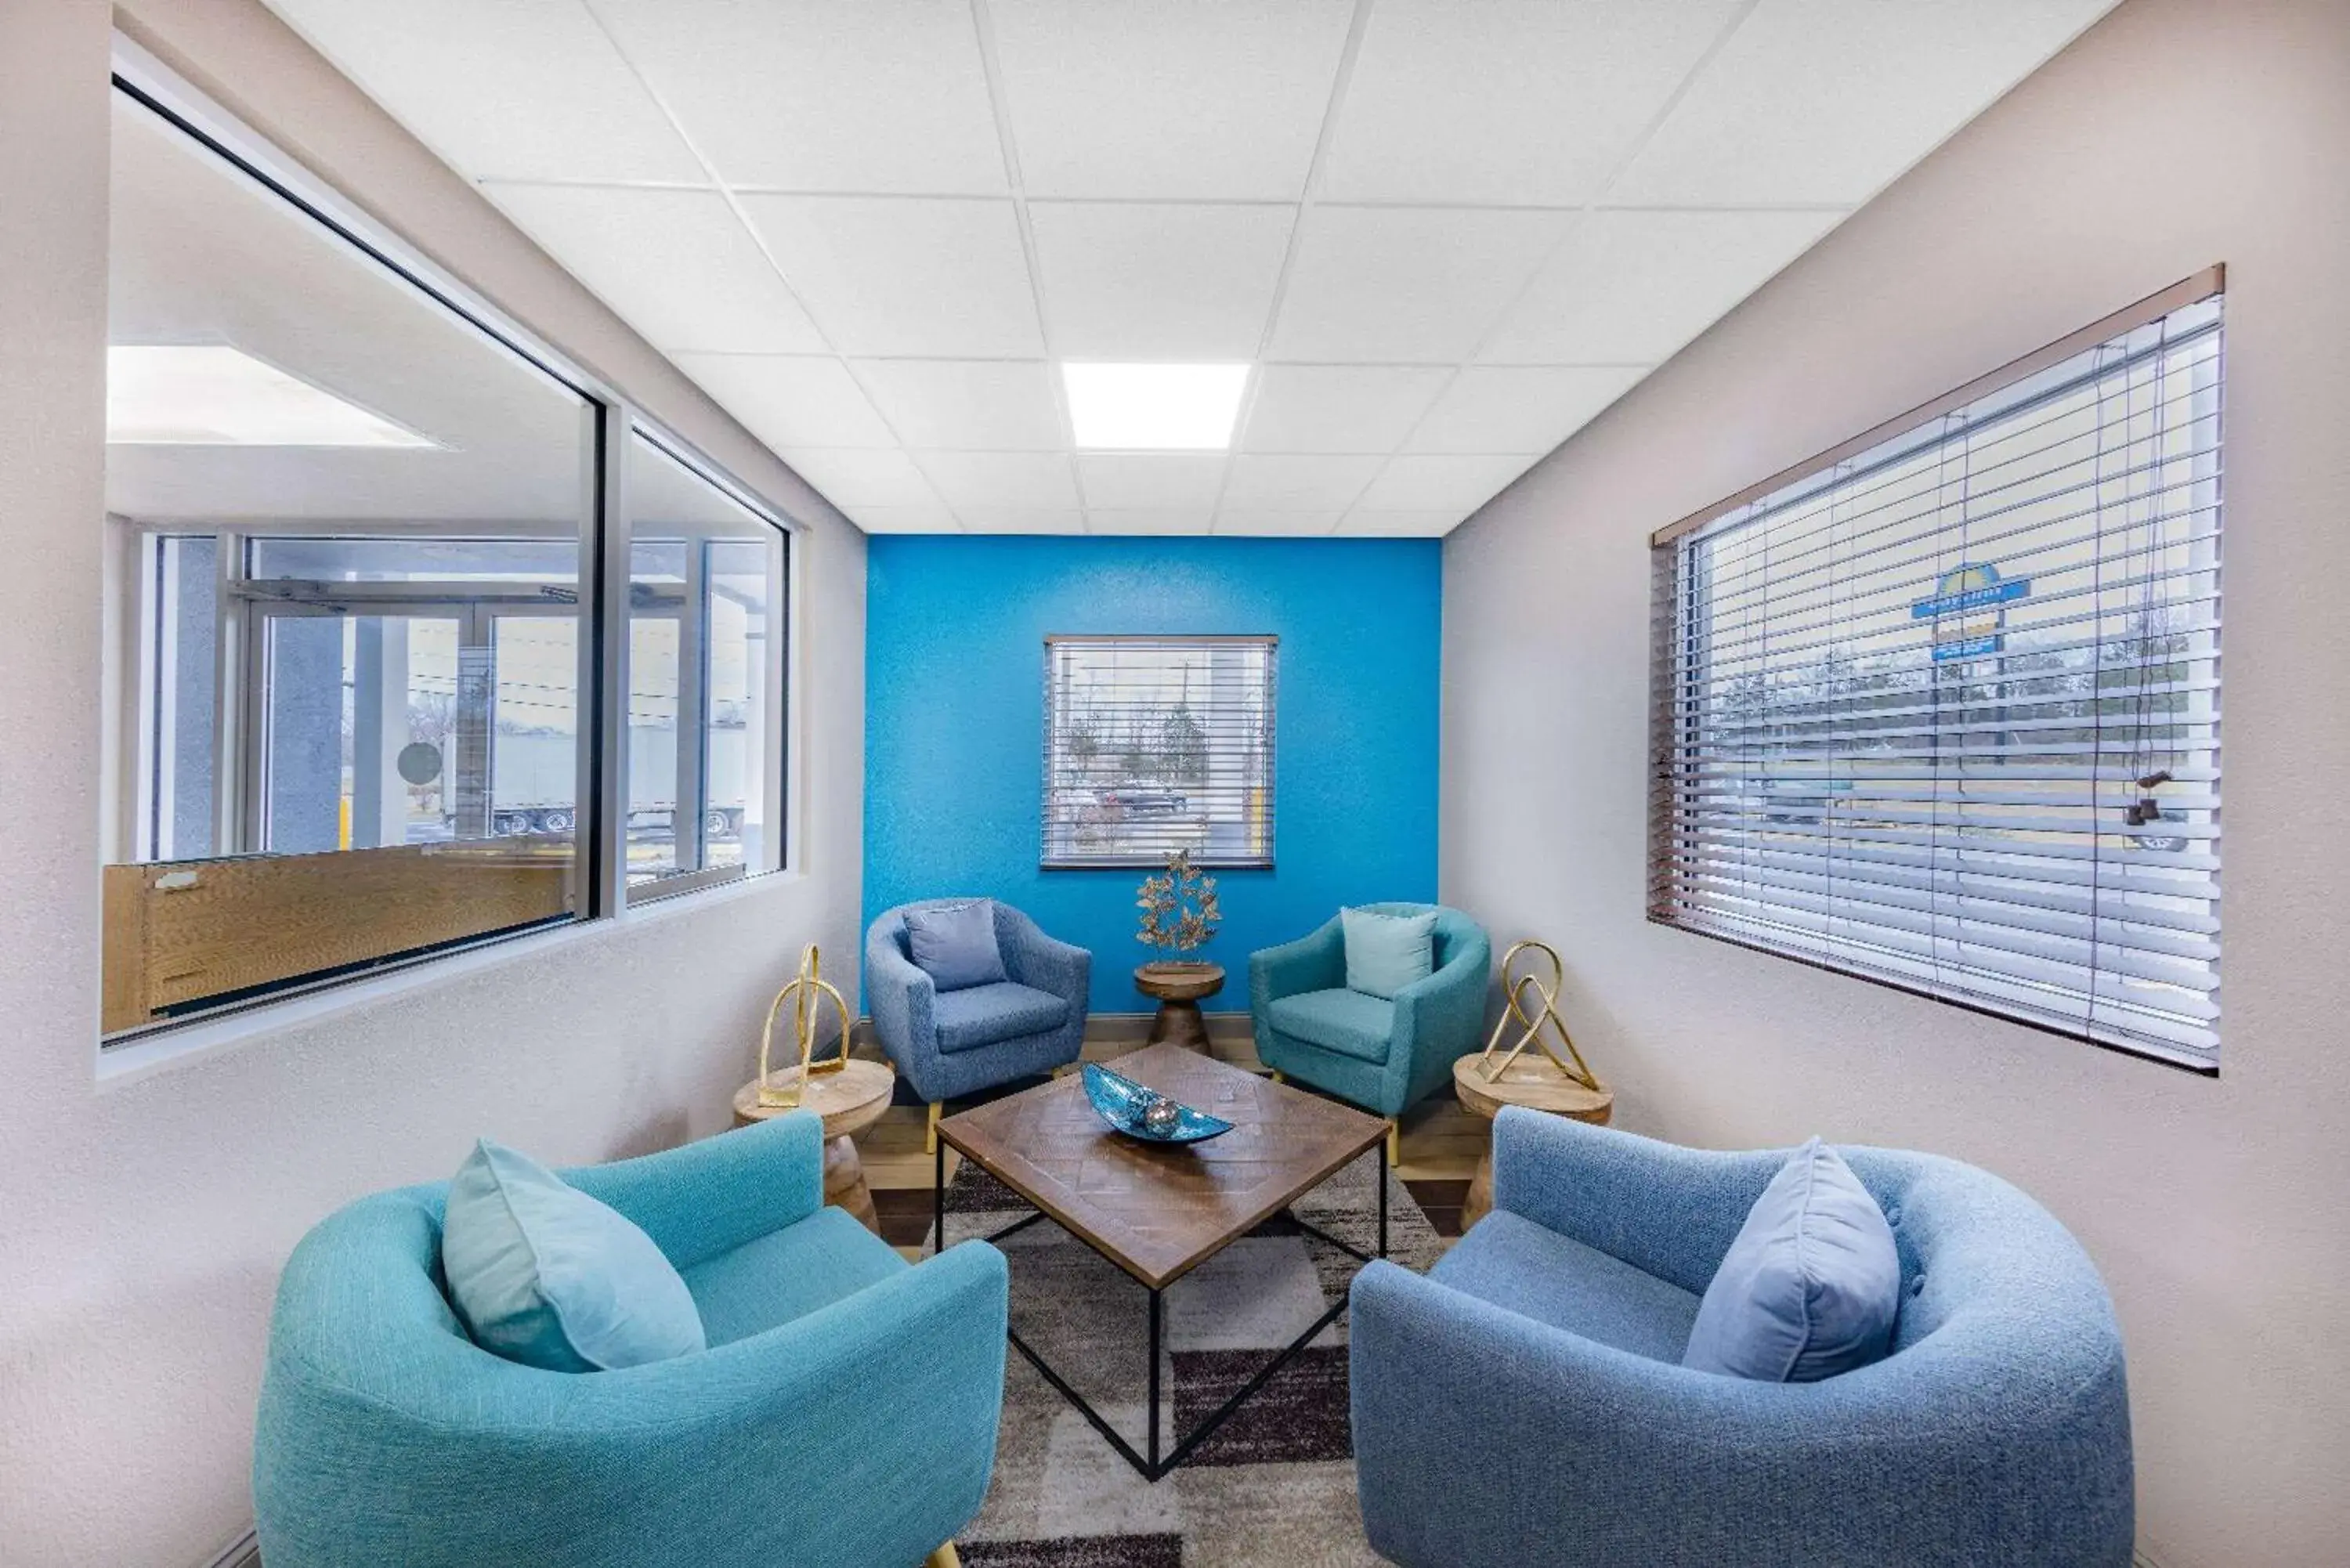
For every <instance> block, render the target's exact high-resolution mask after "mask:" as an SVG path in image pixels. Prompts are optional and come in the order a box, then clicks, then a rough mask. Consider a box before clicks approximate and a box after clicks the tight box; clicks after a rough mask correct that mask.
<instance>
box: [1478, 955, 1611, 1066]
mask: <svg viewBox="0 0 2350 1568" xmlns="http://www.w3.org/2000/svg"><path fill="white" fill-rule="evenodd" d="M1527 950H1533V951H1534V952H1537V953H1540V954H1541V955H1542V956H1543V957H1544V958H1546V959H1548V960H1550V983H1549V984H1548V985H1544V984H1543V982H1542V981H1541V980H1540V979H1539V978H1537V976H1536V974H1535V973H1534V971H1533V969H1532V967H1531V966H1529V968H1528V971H1527V972H1526V973H1524V974H1522V975H1519V976H1517V977H1516V978H1515V979H1512V978H1511V974H1510V971H1511V968H1512V966H1513V965H1514V964H1515V963H1516V962H1517V961H1518V955H1519V954H1520V953H1523V952H1525V951H1527ZM1565 983H1566V966H1565V964H1564V963H1562V962H1560V961H1559V957H1558V952H1557V950H1555V949H1554V948H1552V947H1551V946H1550V945H1549V944H1548V943H1546V942H1538V941H1534V940H1531V939H1530V940H1526V941H1523V942H1519V943H1516V944H1515V945H1513V947H1512V948H1511V949H1510V950H1509V951H1508V952H1506V953H1504V954H1503V955H1502V994H1503V999H1504V1000H1505V1001H1507V1002H1508V1003H1509V1011H1508V1012H1506V1013H1505V1014H1503V1016H1502V1017H1500V1018H1497V1019H1495V1020H1494V1021H1493V1033H1492V1038H1491V1039H1489V1040H1487V1041H1486V1042H1485V1054H1484V1056H1483V1058H1482V1064H1481V1066H1480V1068H1479V1071H1480V1072H1482V1074H1483V1075H1484V1077H1485V1081H1486V1082H1487V1083H1489V1084H1492V1083H1498V1082H1499V1081H1500V1080H1501V1076H1502V1075H1503V1074H1504V1073H1506V1072H1508V1071H1509V1070H1510V1065H1511V1064H1512V1063H1513V1062H1515V1061H1516V1060H1517V1059H1518V1056H1519V1054H1521V1053H1523V1051H1524V1050H1525V1048H1526V1047H1527V1046H1529V1045H1532V1044H1537V1043H1539V1044H1541V1046H1542V1048H1543V1054H1544V1055H1545V1056H1547V1057H1549V1058H1550V1060H1551V1064H1552V1065H1553V1066H1555V1067H1556V1068H1557V1069H1558V1070H1559V1071H1560V1072H1561V1073H1564V1074H1565V1075H1566V1076H1567V1077H1568V1078H1569V1079H1570V1080H1571V1081H1573V1082H1575V1083H1577V1084H1580V1085H1583V1086H1584V1087H1585V1088H1586V1089H1592V1090H1597V1089H1599V1087H1600V1083H1599V1079H1598V1078H1597V1077H1596V1075H1594V1074H1593V1073H1592V1071H1591V1069H1590V1068H1589V1067H1587V1066H1586V1065H1585V1064H1584V1061H1583V1053H1582V1052H1580V1051H1578V1050H1576V1049H1575V1041H1574V1040H1573V1039H1572V1038H1571V1037H1570V1036H1569V1035H1568V1034H1567V1033H1566V1024H1565V1022H1564V1021H1563V1020H1561V1019H1560V1017H1559V1015H1558V993H1559V990H1560V988H1561V987H1562V986H1564V985H1565ZM1529 989H1531V990H1532V991H1533V992H1534V994H1535V995H1536V996H1538V997H1540V998H1542V1011H1541V1012H1536V1013H1534V1014H1532V1015H1531V1016H1529V1015H1528V1013H1527V1011H1526V1005H1525V994H1526V992H1527V991H1528V990H1529ZM1513 1018H1514V1019H1516V1020H1517V1021H1518V1023H1519V1024H1520V1026H1521V1027H1522V1029H1523V1033H1520V1034H1519V1036H1518V1038H1517V1040H1516V1042H1515V1043H1514V1044H1512V1045H1511V1047H1510V1049H1509V1053H1508V1054H1506V1055H1504V1056H1503V1057H1502V1059H1501V1060H1500V1061H1498V1062H1497V1061H1495V1060H1494V1059H1493V1053H1494V1052H1496V1051H1498V1050H1500V1049H1501V1047H1502V1035H1503V1033H1505V1032H1506V1031H1507V1030H1508V1029H1509V1027H1510V1020H1511V1019H1513ZM1545 1023H1546V1024H1548V1025H1550V1031H1551V1033H1553V1034H1555V1035H1556V1036H1558V1044H1560V1045H1564V1046H1565V1047H1566V1054H1565V1056H1562V1055H1560V1054H1558V1049H1557V1047H1556V1046H1554V1045H1553V1044H1551V1043H1550V1041H1549V1040H1548V1039H1546V1038H1544V1035H1543V1025H1544V1024H1545Z"/></svg>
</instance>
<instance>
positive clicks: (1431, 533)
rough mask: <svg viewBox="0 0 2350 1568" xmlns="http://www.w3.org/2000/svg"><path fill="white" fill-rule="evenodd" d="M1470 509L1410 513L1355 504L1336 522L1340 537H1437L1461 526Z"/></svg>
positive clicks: (1426, 510)
mask: <svg viewBox="0 0 2350 1568" xmlns="http://www.w3.org/2000/svg"><path fill="white" fill-rule="evenodd" d="M1469 510H1470V509H1469V508H1465V507H1463V508H1458V509H1456V508H1453V507H1443V508H1440V509H1436V510H1428V509H1420V510H1416V511H1409V512H1372V511H1367V510H1365V509H1363V508H1360V507H1357V509H1356V510H1354V511H1352V512H1349V513H1347V515H1346V518H1345V520H1344V521H1342V522H1341V523H1340V524H1338V535H1339V537H1341V538H1344V537H1346V536H1347V535H1370V536H1374V537H1378V538H1412V539H1426V538H1440V537H1441V536H1442V535H1446V534H1449V533H1451V531H1452V530H1453V529H1454V528H1456V527H1458V526H1460V524H1461V520H1462V519H1463V518H1465V517H1467V516H1468V515H1469Z"/></svg>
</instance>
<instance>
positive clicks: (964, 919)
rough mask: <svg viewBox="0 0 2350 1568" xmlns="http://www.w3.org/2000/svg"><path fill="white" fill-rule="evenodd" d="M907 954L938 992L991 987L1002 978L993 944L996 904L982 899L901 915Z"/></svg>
mask: <svg viewBox="0 0 2350 1568" xmlns="http://www.w3.org/2000/svg"><path fill="white" fill-rule="evenodd" d="M906 950H907V952H908V954H909V955H910V957H911V958H912V959H913V961H914V962H915V965H916V966H917V967H919V968H920V970H921V971H922V972H923V973H924V974H927V975H929V976H930V977H931V983H932V984H934V985H936V986H937V987H938V988H939V989H940V990H941V991H962V990H966V989H968V988H969V987H971V986H974V985H993V984H994V983H995V982H996V981H1000V980H1003V979H1004V978H1006V977H1005V975H1004V972H1003V953H1002V952H1000V951H998V950H997V949H996V946H995V906H994V904H993V903H992V902H991V901H989V900H988V899H985V898H981V899H978V900H976V901H974V902H972V903H969V904H953V905H950V906H947V907H945V908H942V909H909V910H907V911H906Z"/></svg>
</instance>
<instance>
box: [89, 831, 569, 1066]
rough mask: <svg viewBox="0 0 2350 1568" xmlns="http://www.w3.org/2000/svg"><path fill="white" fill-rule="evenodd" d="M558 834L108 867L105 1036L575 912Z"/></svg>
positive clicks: (565, 850)
mask: <svg viewBox="0 0 2350 1568" xmlns="http://www.w3.org/2000/svg"><path fill="white" fill-rule="evenodd" d="M572 864H573V846H572V843H571V841H570V840H569V839H568V838H552V837H525V838H502V839H493V840H489V841H486V842H481V843H461V844H458V843H452V844H421V845H405V846H397V847H393V848H389V849H349V850H341V851H338V852H335V853H332V854H324V855H278V856H249V857H239V858H234V859H226V860H185V861H165V862H160V863H157V864H152V865H146V866H109V867H105V944H106V952H105V979H104V983H103V992H102V998H103V999H102V1002H101V1007H100V1013H101V1023H102V1027H103V1028H104V1029H105V1030H106V1032H107V1033H113V1032H115V1031H117V1030H120V1029H130V1028H136V1027H137V1026H139V1025H140V1024H142V1023H151V1022H153V1021H154V1020H155V1019H157V1018H160V1017H162V1016H164V1015H165V1014H166V1013H167V1012H169V1011H170V1010H172V1009H174V1008H178V1007H182V1006H184V1005H186V1004H187V1003H190V1002H201V1001H203V1000H205V999H207V998H212V997H219V996H225V995H229V994H232V993H234V992H243V991H247V990H250V989H252V988H254V987H255V986H266V985H271V984H275V983H277V982H280V981H289V980H294V979H296V978H299V977H301V976H304V975H313V974H318V973H322V972H326V971H333V970H338V969H343V968H346V967H348V966H349V965H353V964H361V963H367V962H370V961H375V960H378V959H383V958H389V957H392V956H394V955H397V954H400V953H408V952H414V951H416V950H419V949H423V948H431V947H435V946H438V945H440V944H442V943H444V942H452V941H461V940H465V939H467V938H472V937H480V936H486V935H489V934H490V933H492V932H495V931H502V930H509V929H514V928H515V927H517V926H528V925H535V924H537V923H539V922H542V921H545V920H548V919H556V918H558V917H560V916H563V915H566V914H568V913H569V912H570V911H571V909H572V895H571V867H572Z"/></svg>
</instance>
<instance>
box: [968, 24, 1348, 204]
mask: <svg viewBox="0 0 2350 1568" xmlns="http://www.w3.org/2000/svg"><path fill="white" fill-rule="evenodd" d="M1353 9H1354V7H1353V5H1351V3H1350V0H1284V3H1283V4H1280V5H1265V4H1263V0H1212V3H1203V0H1120V3H1119V4H1118V5H1102V4H1100V3H1099V0H993V3H992V4H991V5H989V6H988V13H989V16H990V17H991V19H992V21H993V27H994V32H995V42H996V54H997V58H998V61H999V64H1000V66H1001V68H1002V72H1003V78H1002V79H1003V94H1004V99H1005V101H1006V104H1007V107H1008V109H1009V111H1010V116H1011V120H1012V127H1013V140H1014V143H1015V144H1016V145H1017V147H1018V149H1019V156H1020V174H1021V180H1022V182H1023V183H1024V185H1025V186H1026V188H1027V191H1028V193H1029V194H1030V195H1032V196H1157V197H1208V198H1225V199H1232V200H1246V199H1252V198H1253V199H1269V200H1274V201H1287V200H1294V199H1295V197H1296V196H1297V195H1298V194H1299V193H1300V192H1302V191H1303V190H1304V189H1305V175H1306V171H1307V169H1308V168H1309V167H1310V166H1311V164H1312V162H1313V159H1314V143H1315V140H1316V139H1317V138H1318V137H1319V136H1320V134H1321V129H1322V117H1323V113H1324V110H1325V108H1326V105H1327V103H1328V101H1329V97H1330V88H1331V83H1332V81H1333V80H1334V79H1335V78H1336V74H1337V69H1338V57H1339V55H1340V53H1341V52H1342V50H1343V49H1344V47H1345V46H1346V41H1347V24H1348V20H1349V18H1350V16H1351V14H1352V12H1353Z"/></svg>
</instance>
